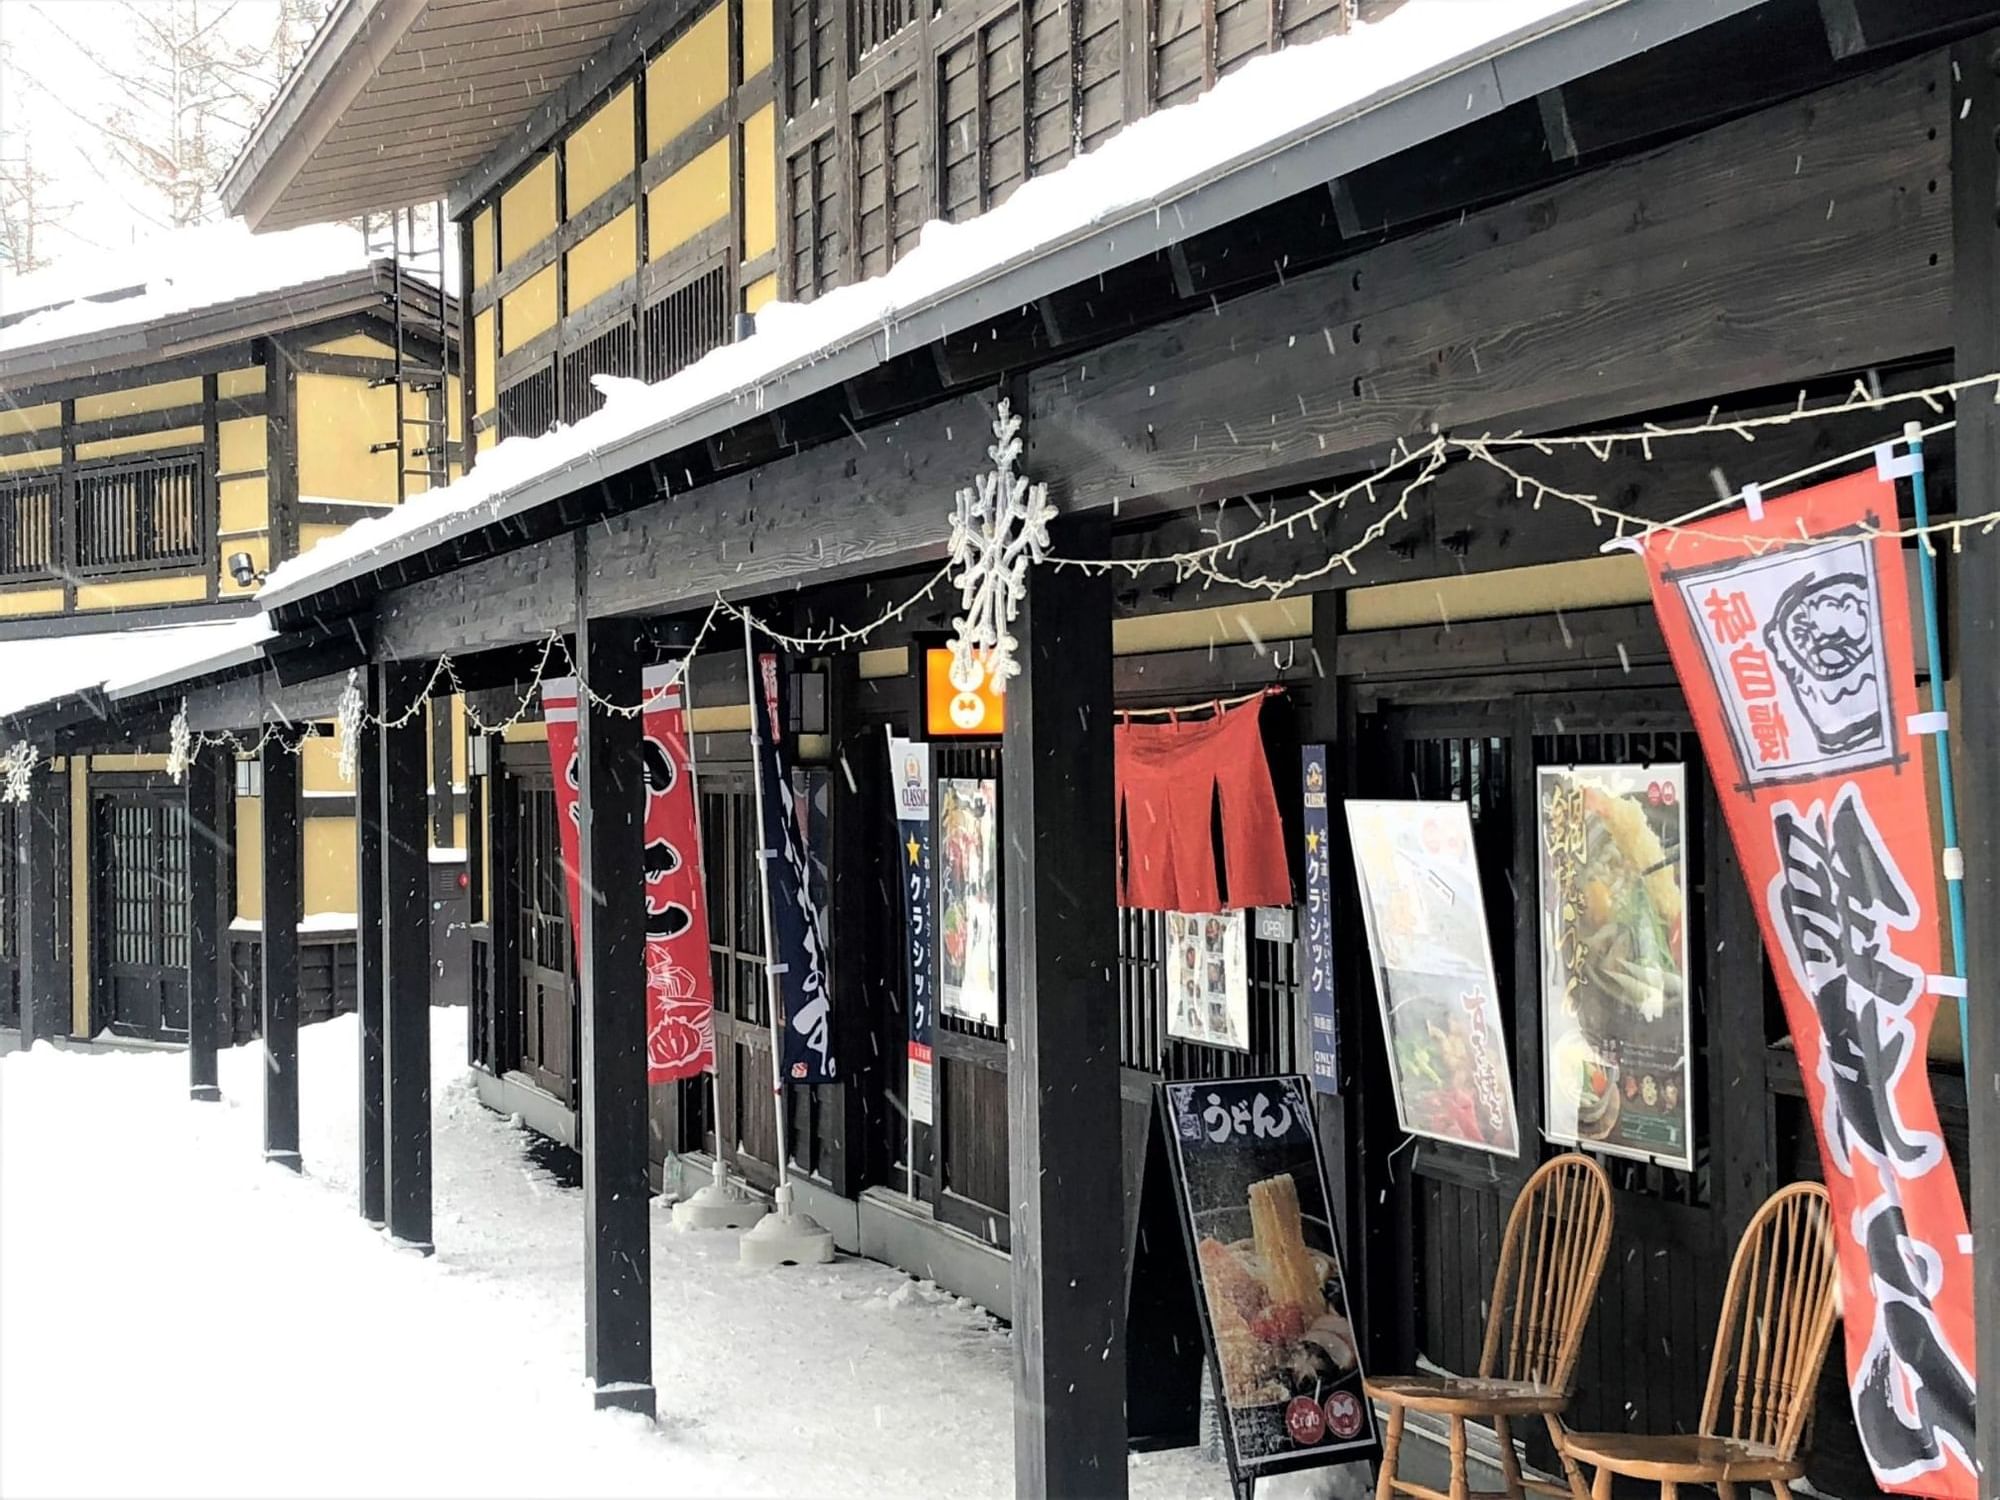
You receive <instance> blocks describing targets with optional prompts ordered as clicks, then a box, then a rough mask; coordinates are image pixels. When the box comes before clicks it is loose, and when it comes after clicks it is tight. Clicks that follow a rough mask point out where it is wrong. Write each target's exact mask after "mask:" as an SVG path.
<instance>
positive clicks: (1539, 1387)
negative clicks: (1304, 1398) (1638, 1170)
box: [1367, 1152, 1612, 1500]
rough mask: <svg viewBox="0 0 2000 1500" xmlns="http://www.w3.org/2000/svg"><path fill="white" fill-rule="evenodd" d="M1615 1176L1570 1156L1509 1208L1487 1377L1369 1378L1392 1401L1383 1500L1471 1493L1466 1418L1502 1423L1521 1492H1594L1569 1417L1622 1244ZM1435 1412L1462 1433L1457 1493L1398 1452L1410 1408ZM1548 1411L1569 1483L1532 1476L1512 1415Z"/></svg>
mask: <svg viewBox="0 0 2000 1500" xmlns="http://www.w3.org/2000/svg"><path fill="white" fill-rule="evenodd" d="M1611 1217H1612V1210H1611V1179H1610V1178H1609V1177H1607V1176H1606V1175H1605V1173H1604V1169H1603V1168H1602V1167H1600V1166H1599V1165H1598V1164H1597V1163H1596V1162H1594V1161H1592V1160H1590V1158H1589V1157H1586V1156H1581V1155H1578V1154H1577V1153H1575V1152H1568V1153H1565V1154H1564V1155H1562V1156H1558V1157H1556V1158H1555V1159H1554V1160H1552V1161H1549V1162H1545V1163H1544V1164H1543V1165H1542V1166H1541V1167H1540V1168H1538V1169H1537V1170H1536V1172H1535V1175H1534V1176H1532V1177H1530V1178H1529V1179H1528V1183H1527V1186H1526V1187H1524V1188H1522V1190H1521V1196H1520V1197H1519V1198H1517V1199H1516V1200H1515V1201H1514V1208H1513V1212H1511V1213H1510V1214H1508V1216H1507V1231H1506V1235H1505V1238H1504V1240H1503V1242H1502V1244H1501V1248H1500V1268H1499V1271H1498V1272H1497V1273H1496V1274H1495V1276H1494V1279H1493V1300H1492V1301H1491V1302H1490V1303H1489V1304H1488V1307H1487V1314H1486V1342H1485V1345H1484V1347H1483V1349H1482V1350H1481V1352H1480V1357H1479V1373H1478V1374H1477V1375H1475V1376H1453V1375H1446V1376H1437V1377H1423V1376H1395V1377H1389V1378H1383V1379H1376V1380H1371V1381H1369V1382H1368V1386H1367V1388H1368V1394H1369V1395H1370V1396H1371V1397H1373V1398H1374V1399H1375V1400H1377V1401H1380V1402H1382V1403H1383V1404H1384V1405H1386V1406H1387V1407H1388V1408H1389V1431H1388V1436H1387V1441H1386V1442H1385V1444H1384V1447H1383V1453H1382V1469H1381V1477H1380V1479H1379V1480H1378V1481H1377V1484H1376V1490H1375V1493H1376V1497H1377V1500H1391V1497H1392V1496H1395V1495H1399V1494H1402V1495H1415V1496H1417V1497H1419V1500H1467V1497H1468V1496H1469V1494H1470V1491H1469V1490H1468V1488H1467V1485H1466V1445H1465V1424H1466V1421H1467V1419H1468V1418H1478V1419H1484V1420H1487V1421H1490V1422H1492V1424H1493V1431H1494V1436H1495V1437H1496V1438H1498V1439H1499V1443H1500V1467H1501V1473H1502V1476H1503V1478H1504V1480H1505V1483H1506V1486H1507V1488H1506V1494H1507V1495H1508V1497H1509V1500H1520V1497H1521V1495H1522V1493H1523V1490H1524V1488H1533V1489H1538V1490H1546V1491H1548V1492H1549V1493H1551V1494H1555V1495H1568V1496H1570V1497H1571V1500H1583V1494H1584V1489H1583V1476H1582V1474H1581V1473H1580V1472H1579V1471H1578V1470H1577V1468H1576V1466H1575V1464H1574V1463H1573V1462H1571V1461H1570V1459H1569V1457H1568V1454H1567V1451H1566V1450H1565V1449H1564V1446H1563V1431H1562V1423H1561V1421H1560V1420H1559V1417H1560V1414H1561V1412H1562V1410H1563V1408H1564V1407H1565V1406H1566V1405H1567V1404H1568V1402H1569V1397H1570V1388H1571V1385H1572V1383H1573V1382H1574V1380H1575V1378H1576V1362H1577V1356H1578V1355H1579V1354H1580V1353H1581V1351H1582V1348H1583V1331H1584V1325H1585V1324H1586V1323H1587V1322H1588V1321H1589V1318H1590V1306H1591V1303H1592V1302H1593V1301H1594V1300H1595V1298H1596V1296H1597V1283H1598V1279H1599V1278H1600V1277H1601V1276H1602V1275H1603V1274H1604V1257H1605V1255H1606V1253H1607V1252H1608V1251H1609V1250H1610V1247H1611ZM1411 1409H1415V1410H1418V1411H1428V1412H1434V1413H1436V1414H1437V1415H1439V1416H1442V1417H1444V1418H1446V1420H1447V1421H1448V1423H1449V1425H1450V1431H1451V1491H1450V1495H1449V1497H1447V1496H1445V1495H1442V1494H1440V1493H1439V1492H1438V1491H1436V1490H1433V1489H1430V1488H1428V1487H1426V1486H1424V1485H1420V1484H1414V1483H1412V1482H1410V1481H1409V1480H1405V1479H1399V1478H1397V1477H1396V1455H1397V1451H1398V1449H1399V1448H1400V1447H1401V1446H1402V1441H1403V1424H1404V1420H1405V1418H1406V1417H1407V1415H1408V1413H1409V1411H1410V1410H1411ZM1514 1417H1540V1418H1542V1419H1543V1420H1544V1421H1545V1422H1546V1423H1547V1424H1548V1428H1549V1435H1550V1437H1551V1438H1552V1439H1553V1440H1554V1441H1555V1444H1556V1448H1557V1451H1558V1452H1561V1453H1563V1455H1564V1457H1563V1467H1564V1470H1565V1478H1566V1485H1565V1486H1555V1485H1549V1484H1544V1483H1542V1482H1540V1481H1536V1480H1524V1479H1523V1478H1522V1476H1521V1466H1520V1460H1519V1459H1518V1458H1517V1457H1516V1456H1515V1452H1514V1439H1513V1434H1512V1433H1511V1432H1510V1431H1509V1429H1508V1422H1509V1420H1510V1419H1511V1418H1514Z"/></svg>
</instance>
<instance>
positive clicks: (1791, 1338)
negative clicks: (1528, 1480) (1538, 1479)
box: [1562, 1182, 1839, 1500]
mask: <svg viewBox="0 0 2000 1500" xmlns="http://www.w3.org/2000/svg"><path fill="white" fill-rule="evenodd" d="M1838 1280H1839V1276H1838V1272H1837V1271H1836V1269H1835V1262H1834V1248H1833V1214H1832V1210H1831V1208H1830V1207H1829V1205H1828V1202H1827V1196H1826V1189H1825V1188H1823V1187H1821V1186H1820V1185H1819V1184H1818V1183H1816V1182H1799V1183H1794V1184H1792V1186H1790V1187H1787V1188H1781V1189H1779V1190H1778V1191H1777V1192H1776V1193H1774V1194H1772V1195H1771V1197H1770V1198H1768V1199H1766V1200H1765V1202H1764V1206H1763V1207H1762V1208H1760V1209H1758V1210H1757V1216H1756V1217H1755V1218H1753V1219H1752V1220H1751V1221H1750V1227H1749V1228H1748V1229H1746V1230H1744V1232H1743V1242H1742V1243H1741V1244H1740V1245H1738V1246H1737V1247H1736V1259H1735V1260H1734V1261H1733V1262H1732V1263H1731V1264H1730V1267H1729V1285H1728V1286H1727V1288H1725V1289H1724V1291H1723V1294H1722V1322H1721V1324H1720V1325H1719V1326H1718V1328H1717V1330H1716V1335H1715V1358H1714V1359H1713V1360H1712V1361H1711V1362H1710V1364H1709V1367H1708V1394H1707V1395H1706V1396H1705V1397H1703V1399H1702V1405H1701V1426H1700V1430H1699V1431H1697V1432H1693V1433H1677V1434H1673V1435H1671V1436H1666V1437H1646V1436H1642V1435H1638V1434H1627V1433H1615V1432H1604V1433H1596V1432H1582V1433H1580V1432H1572V1433H1567V1434H1565V1435H1564V1437H1563V1439H1562V1441H1563V1444H1564V1447H1565V1451H1566V1453H1567V1454H1568V1456H1569V1457H1570V1458H1572V1459H1574V1460H1577V1461H1580V1462H1582V1463H1586V1464H1591V1465H1594V1466H1595V1467H1596V1469H1597V1482H1596V1484H1595V1485H1594V1486H1593V1488H1592V1490H1591V1495H1592V1496H1593V1497H1594V1500H1609V1496H1610V1494H1611V1477H1612V1475H1614V1474H1624V1475H1627V1476H1629V1477H1631V1478H1634V1479H1646V1480H1656V1481H1658V1483H1659V1486H1660V1495H1661V1500H1673V1497H1674V1496H1675V1494H1676V1493H1677V1492H1678V1490H1679V1487H1680V1486H1681V1485H1683V1484H1704V1485H1713V1486H1714V1487H1715V1489H1716V1492H1717V1493H1718V1494H1719V1495H1720V1496H1721V1497H1722V1500H1736V1495H1737V1486H1738V1485H1750V1484H1766V1485H1769V1486H1770V1487H1771V1492H1772V1494H1773V1495H1774V1496H1779V1495H1782V1494H1783V1493H1784V1491H1785V1490H1787V1489H1789V1488H1790V1487H1791V1485H1792V1481H1794V1480H1796V1479H1798V1478H1800V1477H1801V1476H1802V1475H1803V1474H1804V1472H1805V1465H1804V1463H1803V1462H1802V1459H1801V1450H1802V1448H1803V1447H1804V1441H1805V1432H1806V1419H1807V1418H1808V1417H1809V1416H1810V1415H1811V1413H1812V1406H1813V1394H1814V1391H1815V1389H1816V1388H1817V1386H1818V1384H1819V1371H1820V1366H1821V1364H1822V1363H1824V1361H1825V1359H1826V1349H1827V1345H1828V1343H1830V1342H1831V1341H1832V1337H1833V1320H1834V1317H1835V1314H1836V1313H1837V1311H1838V1309H1837V1308H1836V1306H1835V1293H1836V1287H1837V1284H1838Z"/></svg>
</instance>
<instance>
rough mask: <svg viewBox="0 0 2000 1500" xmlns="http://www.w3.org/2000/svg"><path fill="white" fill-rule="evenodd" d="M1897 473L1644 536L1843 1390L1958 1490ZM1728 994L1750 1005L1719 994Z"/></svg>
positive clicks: (1930, 921) (1911, 1461)
mask: <svg viewBox="0 0 2000 1500" xmlns="http://www.w3.org/2000/svg"><path fill="white" fill-rule="evenodd" d="M1896 516H1897V511H1896V491H1895V486H1894V484H1893V482H1887V483H1885V482H1884V481H1882V480H1881V479H1879V478H1877V477H1876V476H1875V475H1874V474H1872V473H1869V474H1858V475H1855V476H1853V477H1852V478H1847V479H1840V480H1836V481H1834V482H1833V483H1831V484H1823V485H1820V486H1818V487H1817V488H1815V489H1810V490H1802V491H1800V492H1799V493H1797V494H1794V495H1788V496H1785V497H1784V498H1782V499H1777V500H1770V501H1766V502H1764V515H1763V517H1762V519H1761V520H1752V519H1751V518H1750V516H1749V515H1748V513H1747V512H1746V511H1732V512H1730V513H1728V514H1726V515H1722V516H1718V517H1713V518H1710V519H1706V520H1703V521H1700V522H1698V523H1696V524H1695V525H1694V526H1693V528H1692V529H1688V530H1682V531H1678V532H1673V531H1660V532H1654V533H1651V534H1649V535H1648V536H1647V537H1645V538H1644V543H1645V545H1644V552H1645V556H1646V561H1647V564H1648V567H1649V570H1650V572H1651V575H1652V584H1653V604H1654V607H1655V609H1656V610H1657V611H1658V613H1659V617H1660V628H1661V630H1662V631H1663V632H1664V633H1665V635H1666V639H1667V646H1668V648H1669V649H1670V650H1671V652H1672V653H1673V659H1674V668H1675V670H1676V672H1677V673H1678V674H1679V676H1680V680H1681V686H1682V688H1683V690H1684V691H1685V692H1686V694H1687V700H1688V706H1689V708H1690V709H1691V710H1692V711H1693V713H1694V721H1695V724H1696V726H1697V728H1698V729H1699V730H1700V732H1701V741H1702V747H1703V749H1704V750H1705V751H1706V752H1707V756H1708V761H1709V765H1710V766H1711V768H1712V769H1713V773H1714V778H1715V784H1716V787H1717V789H1718V792H1719V795H1720V796H1721V798H1722V801H1723V807H1724V810H1725V812H1726V813H1727V815H1728V818H1729V829H1730V833H1731V835H1732V836H1733V837H1734V839H1735V843H1736V852H1737V856H1738V858H1739V859H1740V860H1741V862H1742V865H1743V874H1744V878H1745V880H1746V881H1747V882H1748V883H1749V887H1750V895H1751V900H1752V904H1754V905H1755V906H1756V908H1757V917H1758V920H1759V922H1760V923H1761V924H1762V927H1763V931H1764V939H1765V943H1766V945H1767V946H1768V948H1769V950H1770V954H1771V964H1772V967H1773V968H1774V969H1775V971H1776V973H1777V976H1778V988H1779V991H1780V993H1781V994H1782V995H1783V997H1784V1002H1785V1014H1786V1017H1787V1019H1788V1020H1789V1021H1790V1024H1791V1030H1792V1039H1793V1042H1794V1043H1795V1045H1796V1046H1797V1048H1798V1056H1799V1071H1800V1073H1801V1075H1802V1076H1803V1078H1804V1080H1805V1087H1806V1098H1807V1100H1808V1101H1809V1103H1810V1105H1811V1108H1812V1114H1813V1120H1814V1123H1815V1125H1816V1126H1817V1127H1818V1131H1819V1144H1820V1156H1821V1158H1822V1160H1823V1161H1824V1162H1825V1165H1826V1181H1827V1189H1828V1191H1829V1192H1830V1193H1831V1195H1832V1198H1833V1213H1834V1228H1835V1231H1836V1235H1837V1242H1838V1245H1839V1252H1840V1287H1841V1302H1842V1318H1843V1321H1844V1322H1845V1325H1846V1329H1847V1374H1848V1387H1849V1389H1850V1391H1851V1392H1852V1393H1853V1399H1854V1416H1855V1421H1856V1423H1857V1425H1858V1426H1859V1429H1860V1433H1861V1440H1862V1443H1863V1445H1864V1446H1865V1448H1866V1449H1867V1452H1868V1458H1869V1462H1870V1463H1871V1464H1872V1465H1873V1467H1874V1470H1875V1475H1876V1478H1877V1480H1878V1482H1880V1483H1881V1484H1882V1485H1883V1486H1884V1487H1885V1488H1887V1489H1891V1490H1896V1491H1900V1492H1902V1493H1906V1494H1916V1495H1933V1496H1940V1497H1946V1500H1976V1496H1977V1488H1978V1481H1977V1479H1976V1477H1975V1475H1974V1471H1973V1467H1972V1427H1973V1342H1972V1340H1973V1331H1972V1329H1973V1325H1972V1240H1971V1236H1970V1235H1969V1234H1968V1233H1967V1229H1966V1219H1965V1205H1964V1203H1963V1201H1962V1200H1961V1199H1960V1197H1959V1193H1958V1186H1957V1184H1956V1182H1955V1181H1954V1180H1953V1177H1952V1171H1951V1163H1950V1162H1949V1161H1948V1160H1947V1159H1946V1157H1945V1147H1944V1137H1943V1135H1942V1133H1941V1132H1940V1131H1939V1128H1938V1116H1937V1106H1936V1104H1935V1103H1934V1102H1933V1101H1932V1098H1931V1090H1930V1080H1929V1076H1928V1073H1927V1071H1926V1061H1925V1058H1926V1053H1927V1044H1928V1041H1929V1038H1930V1030H1931V1014H1932V1012H1933V1011H1934V1010H1935V1009H1936V1008H1937V997H1936V995H1935V994H1934V993H1932V992H1931V989H1930V984H1929V981H1930V977H1931V976H1932V975H1934V974H1936V973H1938V953H1939V948H1938V915H1937V898H1936V865H1935V862H1934V859H1933V851H1932V846H1931V822H1930V808H1929V805H1928V799H1927V796H1926V794H1925V790H1924V764H1923V747H1922V743H1921V741H1920V740H1917V739H1915V738H1914V737H1913V736H1912V735H1911V733H1910V729H1909V725H1908V722H1907V721H1908V719H1909V716H1910V715H1911V714H1912V713H1914V712H1915V711H1916V707H1917V691H1916V674H1915V665H1914V656H1913V654H1912V650H1911V641H1910V605H1909V590H1908V585H1907V582H1906V580H1905V576H1904V571H1903V556H1902V548H1901V546H1900V544H1899V543H1898V542H1897V541H1896V540H1895V539H1894V538H1890V537H1876V536H1871V535H1869V534H1868V533H1869V529H1870V528H1873V527H1886V528H1890V529H1893V528H1894V527H1895V526H1896V524H1897V520H1896ZM1735 998H1736V1000H1737V1001H1738V1002H1740V1003H1748V1002H1744V1001H1743V1000H1742V997H1740V996H1739V997H1735Z"/></svg>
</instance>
